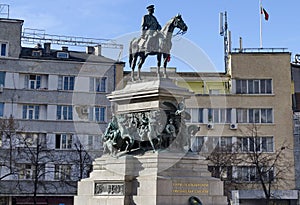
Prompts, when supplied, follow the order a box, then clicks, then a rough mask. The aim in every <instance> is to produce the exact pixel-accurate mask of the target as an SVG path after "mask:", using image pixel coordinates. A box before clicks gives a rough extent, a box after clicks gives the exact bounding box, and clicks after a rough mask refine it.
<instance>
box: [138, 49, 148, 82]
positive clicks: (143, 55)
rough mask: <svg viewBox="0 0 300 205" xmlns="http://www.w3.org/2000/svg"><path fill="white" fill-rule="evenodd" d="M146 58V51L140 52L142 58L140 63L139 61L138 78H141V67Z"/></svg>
mask: <svg viewBox="0 0 300 205" xmlns="http://www.w3.org/2000/svg"><path fill="white" fill-rule="evenodd" d="M145 59H146V55H145V53H144V52H142V53H141V54H140V60H139V63H138V72H137V78H138V80H141V68H142V66H143V64H144V62H145Z"/></svg>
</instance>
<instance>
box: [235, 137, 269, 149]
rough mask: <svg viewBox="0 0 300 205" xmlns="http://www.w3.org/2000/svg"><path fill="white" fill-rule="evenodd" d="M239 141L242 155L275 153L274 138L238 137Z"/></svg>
mask: <svg viewBox="0 0 300 205" xmlns="http://www.w3.org/2000/svg"><path fill="white" fill-rule="evenodd" d="M237 139H238V142H239V146H240V152H241V153H251V152H254V151H255V152H266V153H273V152H274V137H270V136H266V137H237ZM254 141H256V142H254Z"/></svg>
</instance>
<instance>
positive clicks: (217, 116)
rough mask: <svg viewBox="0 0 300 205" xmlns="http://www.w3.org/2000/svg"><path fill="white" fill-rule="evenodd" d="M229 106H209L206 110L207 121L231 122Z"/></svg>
mask: <svg viewBox="0 0 300 205" xmlns="http://www.w3.org/2000/svg"><path fill="white" fill-rule="evenodd" d="M231 112H232V109H231V108H209V109H208V112H207V119H208V122H212V123H219V124H226V123H227V124H228V123H231Z"/></svg>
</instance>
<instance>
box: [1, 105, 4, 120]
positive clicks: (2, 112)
mask: <svg viewBox="0 0 300 205" xmlns="http://www.w3.org/2000/svg"><path fill="white" fill-rule="evenodd" d="M3 115H4V103H3V102H0V117H3Z"/></svg>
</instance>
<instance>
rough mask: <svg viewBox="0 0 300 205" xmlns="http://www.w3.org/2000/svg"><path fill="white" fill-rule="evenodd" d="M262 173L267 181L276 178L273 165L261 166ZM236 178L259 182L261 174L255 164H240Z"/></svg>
mask: <svg viewBox="0 0 300 205" xmlns="http://www.w3.org/2000/svg"><path fill="white" fill-rule="evenodd" d="M260 170H261V175H262V177H263V179H264V180H265V181H269V180H270V181H273V180H274V169H273V168H272V167H270V168H267V167H261V169H260ZM235 175H236V179H237V180H238V181H244V182H257V181H258V180H259V174H258V172H257V170H256V167H255V166H239V167H236V173H235Z"/></svg>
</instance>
